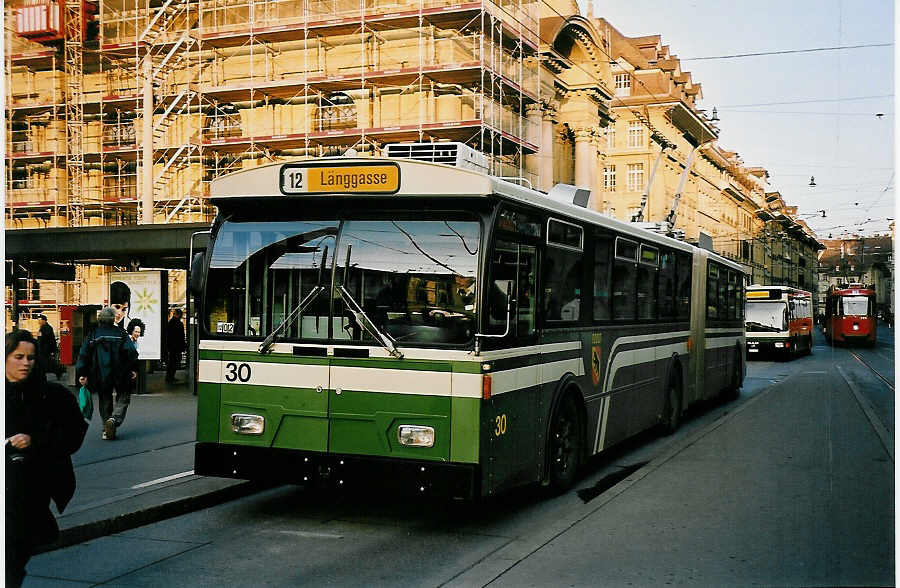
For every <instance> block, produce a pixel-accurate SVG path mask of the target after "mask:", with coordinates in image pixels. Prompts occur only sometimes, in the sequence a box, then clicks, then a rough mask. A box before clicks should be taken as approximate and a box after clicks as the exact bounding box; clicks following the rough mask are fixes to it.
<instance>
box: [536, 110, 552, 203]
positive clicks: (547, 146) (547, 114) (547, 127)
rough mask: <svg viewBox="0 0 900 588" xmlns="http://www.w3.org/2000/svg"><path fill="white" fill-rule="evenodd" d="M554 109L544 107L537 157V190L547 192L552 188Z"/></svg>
mask: <svg viewBox="0 0 900 588" xmlns="http://www.w3.org/2000/svg"><path fill="white" fill-rule="evenodd" d="M555 114H556V109H555V108H554V107H553V105H552V104H549V105H545V107H544V116H543V118H542V119H541V151H540V153H539V154H538V157H539V162H540V163H539V170H538V189H539V190H543V191H544V192H549V191H550V188H552V187H553V184H554V181H553V123H554V122H555V121H554V116H555Z"/></svg>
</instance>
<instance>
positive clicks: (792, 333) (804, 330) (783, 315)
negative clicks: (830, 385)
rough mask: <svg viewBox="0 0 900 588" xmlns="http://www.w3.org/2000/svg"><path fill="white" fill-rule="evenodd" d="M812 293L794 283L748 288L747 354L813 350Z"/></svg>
mask: <svg viewBox="0 0 900 588" xmlns="http://www.w3.org/2000/svg"><path fill="white" fill-rule="evenodd" d="M812 316H813V315H812V294H810V293H809V292H807V291H805V290H798V289H796V288H791V287H790V286H757V285H753V286H748V287H747V311H746V325H747V354H748V356H750V357H752V356H754V355H760V353H762V352H769V353H782V354H786V355H796V354H798V353H801V352H803V353H812V346H813V319H812Z"/></svg>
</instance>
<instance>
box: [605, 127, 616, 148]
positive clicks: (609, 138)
mask: <svg viewBox="0 0 900 588" xmlns="http://www.w3.org/2000/svg"><path fill="white" fill-rule="evenodd" d="M604 134H605V135H606V148H607V149H615V148H616V127H613V126H609V127H606V131H605V133H604Z"/></svg>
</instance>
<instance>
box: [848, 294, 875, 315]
mask: <svg viewBox="0 0 900 588" xmlns="http://www.w3.org/2000/svg"><path fill="white" fill-rule="evenodd" d="M841 304H842V305H843V312H842V313H841V314H842V315H844V316H865V315H867V314H869V298H868V297H867V296H842V297H841Z"/></svg>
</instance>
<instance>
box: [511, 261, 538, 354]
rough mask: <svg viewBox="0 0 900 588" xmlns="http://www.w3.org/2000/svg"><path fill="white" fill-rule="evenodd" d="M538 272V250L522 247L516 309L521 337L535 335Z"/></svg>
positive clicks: (518, 332)
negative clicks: (536, 278)
mask: <svg viewBox="0 0 900 588" xmlns="http://www.w3.org/2000/svg"><path fill="white" fill-rule="evenodd" d="M536 272H537V248H536V247H534V246H532V245H520V246H519V270H518V280H517V284H516V292H515V296H516V301H515V307H514V308H515V309H516V316H517V317H518V325H517V326H518V330H517V331H516V332H517V334H518V336H519V337H525V336H527V335H531V334H532V333H534V328H535V320H536V316H537V296H535V288H536V284H535V276H536Z"/></svg>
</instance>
